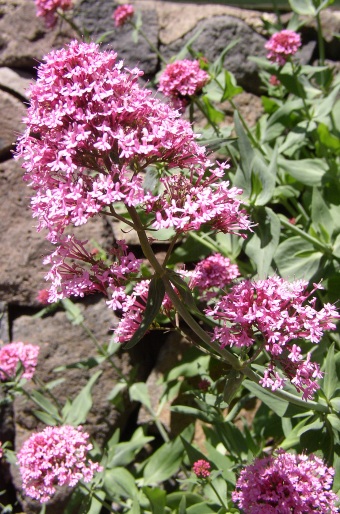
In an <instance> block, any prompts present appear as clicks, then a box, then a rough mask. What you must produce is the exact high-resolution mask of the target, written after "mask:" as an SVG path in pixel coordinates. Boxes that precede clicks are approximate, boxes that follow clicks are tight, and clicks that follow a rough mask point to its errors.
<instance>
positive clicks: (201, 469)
mask: <svg viewBox="0 0 340 514" xmlns="http://www.w3.org/2000/svg"><path fill="white" fill-rule="evenodd" d="M210 469H211V466H210V464H209V462H208V461H206V460H204V459H200V460H197V461H196V462H194V464H193V466H192V470H193V472H194V473H195V475H196V476H197V478H208V476H210Z"/></svg>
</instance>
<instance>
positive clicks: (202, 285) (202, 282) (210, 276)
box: [188, 253, 240, 298]
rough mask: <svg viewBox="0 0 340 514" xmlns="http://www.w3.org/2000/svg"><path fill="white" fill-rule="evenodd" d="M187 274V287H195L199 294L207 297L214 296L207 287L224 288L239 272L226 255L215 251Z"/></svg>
mask: <svg viewBox="0 0 340 514" xmlns="http://www.w3.org/2000/svg"><path fill="white" fill-rule="evenodd" d="M188 275H189V277H190V282H189V287H190V288H193V287H197V289H198V290H199V292H200V293H201V295H202V294H204V297H205V298H207V297H214V296H216V294H215V292H214V291H209V289H210V290H211V289H216V288H218V289H225V288H226V286H227V285H228V284H230V282H231V281H232V280H233V279H234V278H236V277H238V276H239V275H240V272H239V269H238V266H237V265H236V264H231V262H230V259H228V257H223V255H221V254H220V253H215V254H213V255H210V256H209V257H207V258H206V259H203V260H202V261H201V262H199V263H198V264H197V265H196V266H195V269H194V270H193V271H191V272H189V273H188Z"/></svg>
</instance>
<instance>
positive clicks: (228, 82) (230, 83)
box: [221, 70, 243, 102]
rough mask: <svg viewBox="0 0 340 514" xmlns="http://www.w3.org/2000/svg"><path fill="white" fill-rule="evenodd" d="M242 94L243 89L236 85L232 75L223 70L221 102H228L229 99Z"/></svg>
mask: <svg viewBox="0 0 340 514" xmlns="http://www.w3.org/2000/svg"><path fill="white" fill-rule="evenodd" d="M242 92H243V89H242V87H241V86H238V85H237V84H236V79H235V77H234V75H233V74H232V73H231V72H229V71H227V70H224V91H223V95H222V98H221V102H224V101H225V100H229V99H230V98H234V96H237V95H239V94H240V93H242Z"/></svg>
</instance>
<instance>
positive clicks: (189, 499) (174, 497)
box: [166, 491, 202, 514]
mask: <svg viewBox="0 0 340 514" xmlns="http://www.w3.org/2000/svg"><path fill="white" fill-rule="evenodd" d="M183 498H184V499H185V500H184V502H183ZM201 501H202V496H199V495H198V494H195V493H190V492H188V491H177V492H174V493H170V494H168V496H167V499H166V506H167V507H169V509H171V510H175V509H178V508H179V506H180V505H181V504H183V503H184V504H185V506H186V507H190V506H191V505H196V504H197V503H200V502H201ZM184 512H186V511H184ZM178 514H180V511H179V512H178Z"/></svg>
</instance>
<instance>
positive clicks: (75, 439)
mask: <svg viewBox="0 0 340 514" xmlns="http://www.w3.org/2000/svg"><path fill="white" fill-rule="evenodd" d="M88 439H89V434H87V433H86V432H83V431H82V428H81V427H77V428H75V427H71V426H67V425H66V426H61V427H47V428H45V429H44V430H43V431H42V432H37V433H34V434H32V435H31V437H30V438H29V439H28V440H27V441H25V443H24V444H23V446H22V448H21V450H20V452H19V453H18V455H17V457H18V462H19V466H20V473H21V477H22V482H23V489H24V491H25V493H26V494H27V495H28V496H30V497H31V498H34V499H35V500H39V501H40V502H41V503H44V502H47V501H48V500H50V498H51V497H52V496H53V495H54V493H55V492H56V486H62V485H68V486H70V487H73V486H75V485H76V484H77V483H78V482H79V481H80V480H84V482H90V481H91V480H92V478H93V475H94V473H95V472H97V471H101V470H102V468H101V466H99V464H98V463H95V462H92V461H91V460H87V453H88V452H89V451H90V450H92V448H93V446H92V444H90V443H88Z"/></svg>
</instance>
